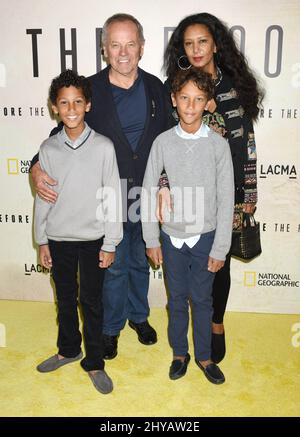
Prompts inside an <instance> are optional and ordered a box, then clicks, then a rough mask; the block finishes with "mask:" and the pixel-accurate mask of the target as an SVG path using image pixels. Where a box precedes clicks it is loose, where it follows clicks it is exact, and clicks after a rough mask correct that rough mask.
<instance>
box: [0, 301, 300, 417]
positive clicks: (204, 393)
mask: <svg viewBox="0 0 300 437" xmlns="http://www.w3.org/2000/svg"><path fill="white" fill-rule="evenodd" d="M55 317H56V313H55V306H54V305H53V304H50V303H38V302H15V301H0V323H2V324H4V325H5V327H6V347H0V357H1V360H0V416H10V417H11V416H36V417H38V416H96V417H101V416H107V417H115V416H152V417H153V416H154V417H155V416H165V417H169V416H177V417H187V416H195V417H205V416H299V415H300V414H299V413H300V376H299V374H300V347H298V348H297V347H293V345H292V341H291V339H292V335H293V332H292V326H293V324H294V323H299V322H300V316H299V315H271V314H249V313H227V315H226V322H225V325H226V336H227V350H228V353H227V355H226V358H225V360H224V361H223V362H222V363H221V369H222V370H223V372H224V374H225V376H226V382H225V384H223V385H221V386H215V385H213V384H211V383H209V382H208V381H207V380H206V378H205V377H204V375H203V374H202V372H201V371H200V370H199V369H198V367H197V366H196V364H195V363H194V361H193V360H192V361H191V363H190V365H189V368H188V372H187V374H186V376H185V377H184V378H182V379H180V380H178V381H170V380H169V378H168V369H169V365H170V361H171V351H170V348H169V345H168V342H167V337H166V326H167V317H166V313H165V310H164V309H152V311H151V319H150V320H151V323H152V324H153V326H154V327H155V328H156V329H157V331H158V336H159V341H158V343H157V344H156V345H154V346H143V345H142V344H140V343H139V342H138V341H137V337H136V334H135V332H134V331H133V330H132V329H130V328H129V327H128V326H127V327H126V328H125V329H124V331H123V332H122V334H121V337H120V340H119V355H118V357H117V358H116V359H114V360H113V361H110V362H107V366H106V370H107V371H108V373H109V375H110V376H111V377H112V379H113V382H114V386H115V389H114V391H113V392H112V393H111V394H109V395H106V396H104V395H101V394H100V393H98V392H97V391H96V390H95V388H94V387H93V385H92V383H91V382H90V379H89V378H88V376H87V375H86V374H85V372H84V371H83V370H82V369H81V367H80V365H79V362H76V363H72V364H70V365H68V366H65V367H63V368H61V369H59V370H57V371H56V372H53V373H51V374H40V373H38V372H37V371H36V370H35V367H36V365H37V364H38V363H39V362H40V361H41V360H43V359H45V358H47V357H48V356H50V355H52V354H53V353H55V352H56V348H55V342H56V332H57V328H56V322H55ZM191 351H193V350H192V348H191Z"/></svg>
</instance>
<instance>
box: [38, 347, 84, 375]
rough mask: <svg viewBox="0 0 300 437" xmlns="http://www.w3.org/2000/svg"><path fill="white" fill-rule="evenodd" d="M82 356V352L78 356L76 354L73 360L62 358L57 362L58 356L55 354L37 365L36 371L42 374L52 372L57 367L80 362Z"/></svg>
mask: <svg viewBox="0 0 300 437" xmlns="http://www.w3.org/2000/svg"><path fill="white" fill-rule="evenodd" d="M82 356H83V354H82V352H80V354H78V355H77V356H76V357H74V358H62V359H61V360H59V359H58V355H57V354H55V355H53V356H52V357H50V358H48V359H47V360H45V361H43V362H42V363H41V364H39V365H38V366H37V368H36V370H38V371H39V372H42V373H45V372H53V370H56V369H58V368H59V367H61V366H64V365H65V364H69V363H73V361H78V360H80V359H81V358H82Z"/></svg>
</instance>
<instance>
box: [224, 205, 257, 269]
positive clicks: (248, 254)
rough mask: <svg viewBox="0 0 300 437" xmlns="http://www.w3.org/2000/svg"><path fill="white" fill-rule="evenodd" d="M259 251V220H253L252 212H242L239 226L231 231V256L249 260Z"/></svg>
mask: <svg viewBox="0 0 300 437" xmlns="http://www.w3.org/2000/svg"><path fill="white" fill-rule="evenodd" d="M261 252H262V250H261V244H260V227H259V222H256V221H255V218H254V215H253V214H249V213H246V212H243V213H242V220H241V226H240V228H239V229H237V230H235V229H234V230H233V232H232V244H231V248H230V253H231V255H232V256H235V257H237V258H240V259H242V260H246V261H250V260H251V259H253V258H255V257H256V256H258V255H260V254H261Z"/></svg>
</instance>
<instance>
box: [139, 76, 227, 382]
mask: <svg viewBox="0 0 300 437" xmlns="http://www.w3.org/2000/svg"><path fill="white" fill-rule="evenodd" d="M212 96H213V80H212V78H211V76H210V75H209V74H207V73H204V72H201V71H199V70H196V69H193V68H191V69H189V70H187V71H179V72H178V74H177V76H176V77H175V79H174V82H173V84H172V95H171V97H172V102H173V106H176V108H177V112H178V115H179V119H180V122H179V124H178V125H177V126H176V127H174V128H172V129H170V130H168V131H166V132H164V133H162V134H161V135H159V136H158V137H157V138H156V140H155V141H154V143H153V146H152V149H151V152H150V156H149V160H148V164H147V169H146V173H145V177H144V183H143V193H142V221H143V237H144V240H145V242H146V247H147V255H148V256H149V258H151V259H152V261H153V262H154V264H155V265H157V264H161V263H162V262H163V263H164V271H165V275H166V282H167V285H168V291H169V295H168V310H169V325H168V334H169V340H170V345H171V347H172V349H173V361H172V364H171V367H170V371H169V377H170V378H171V379H178V378H180V377H182V376H184V375H185V373H186V371H187V366H188V363H189V361H190V355H189V353H188V340H187V332H188V323H189V313H188V302H189V300H190V301H191V306H192V311H193V334H194V350H195V360H196V364H197V365H198V366H199V368H200V369H201V370H202V371H203V372H204V374H205V376H206V377H207V379H208V380H209V381H210V382H212V383H214V384H222V383H223V382H224V381H225V377H224V375H223V373H222V372H221V370H220V369H219V367H218V366H217V365H216V364H215V363H213V362H212V360H211V356H210V354H211V323H212V283H213V278H214V274H215V272H217V271H218V270H219V269H221V268H222V266H223V265H224V260H225V257H226V254H227V252H228V251H229V248H230V244H231V232H232V219H233V205H234V182H233V181H234V178H233V166H232V159H231V153H230V149H229V145H228V143H227V141H226V140H225V139H223V138H222V137H221V136H220V135H218V134H217V133H215V132H214V131H212V130H210V129H209V128H208V127H207V126H206V125H205V124H203V123H202V114H203V111H204V110H205V109H206V107H207V105H208V102H209V100H210V99H211V98H212ZM163 169H165V170H166V173H167V175H168V178H169V184H170V188H171V197H172V198H173V208H172V211H171V212H170V216H169V217H168V219H167V220H165V222H164V223H163V225H162V229H161V233H160V230H159V224H158V222H157V219H156V217H155V209H156V191H157V188H156V187H157V185H158V180H159V177H160V174H161V171H162V170H163ZM160 236H161V241H162V250H161V247H160V241H159V237H160Z"/></svg>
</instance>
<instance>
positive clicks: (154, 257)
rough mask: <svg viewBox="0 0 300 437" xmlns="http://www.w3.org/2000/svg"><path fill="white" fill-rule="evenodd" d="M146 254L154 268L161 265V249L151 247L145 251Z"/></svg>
mask: <svg viewBox="0 0 300 437" xmlns="http://www.w3.org/2000/svg"><path fill="white" fill-rule="evenodd" d="M146 254H147V256H148V257H149V258H150V259H151V261H152V262H153V264H154V265H155V267H158V266H160V265H161V264H162V263H163V256H162V251H161V247H151V248H149V249H146Z"/></svg>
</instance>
